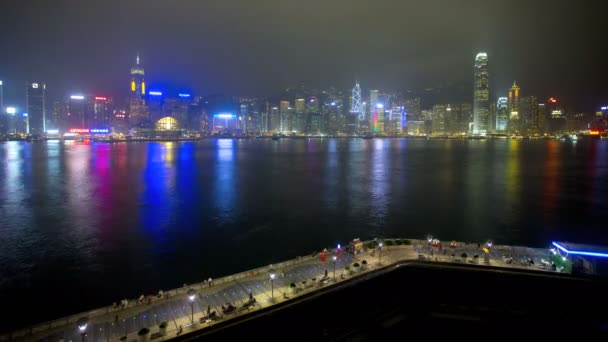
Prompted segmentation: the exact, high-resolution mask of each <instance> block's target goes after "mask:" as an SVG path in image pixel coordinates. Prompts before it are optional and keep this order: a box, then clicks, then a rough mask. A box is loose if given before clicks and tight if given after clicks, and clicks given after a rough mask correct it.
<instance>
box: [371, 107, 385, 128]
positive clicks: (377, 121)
mask: <svg viewBox="0 0 608 342" xmlns="http://www.w3.org/2000/svg"><path fill="white" fill-rule="evenodd" d="M372 128H373V130H374V133H384V105H383V104H382V103H378V104H376V106H375V108H374V113H373V115H372Z"/></svg>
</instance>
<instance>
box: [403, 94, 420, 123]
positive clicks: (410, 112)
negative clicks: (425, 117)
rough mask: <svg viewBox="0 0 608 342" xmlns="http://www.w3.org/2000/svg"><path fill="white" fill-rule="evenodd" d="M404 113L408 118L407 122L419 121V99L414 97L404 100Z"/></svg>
mask: <svg viewBox="0 0 608 342" xmlns="http://www.w3.org/2000/svg"><path fill="white" fill-rule="evenodd" d="M405 112H406V115H407V117H408V120H412V121H416V120H421V117H422V112H421V108H420V98H419V97H415V98H412V99H408V100H405Z"/></svg>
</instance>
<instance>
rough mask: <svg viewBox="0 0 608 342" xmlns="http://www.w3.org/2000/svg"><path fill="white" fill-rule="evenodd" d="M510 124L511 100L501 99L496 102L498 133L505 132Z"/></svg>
mask: <svg viewBox="0 0 608 342" xmlns="http://www.w3.org/2000/svg"><path fill="white" fill-rule="evenodd" d="M508 124H509V99H508V98H507V97H499V98H498V101H496V131H497V132H505V131H506V130H507V127H508Z"/></svg>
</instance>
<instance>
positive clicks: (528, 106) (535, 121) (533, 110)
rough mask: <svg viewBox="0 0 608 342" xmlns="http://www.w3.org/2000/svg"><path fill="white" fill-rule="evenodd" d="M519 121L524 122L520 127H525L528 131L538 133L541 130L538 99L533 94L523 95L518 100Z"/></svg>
mask: <svg viewBox="0 0 608 342" xmlns="http://www.w3.org/2000/svg"><path fill="white" fill-rule="evenodd" d="M520 111H521V113H520V121H523V122H524V123H525V125H524V127H520V128H521V129H526V131H528V133H535V134H538V133H540V132H541V127H542V122H541V112H540V108H539V106H538V99H537V98H536V97H535V96H528V97H524V98H522V99H521V101H520Z"/></svg>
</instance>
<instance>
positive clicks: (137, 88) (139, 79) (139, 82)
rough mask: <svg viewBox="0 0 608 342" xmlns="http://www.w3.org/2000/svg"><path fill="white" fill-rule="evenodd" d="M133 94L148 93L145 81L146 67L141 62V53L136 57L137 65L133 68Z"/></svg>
mask: <svg viewBox="0 0 608 342" xmlns="http://www.w3.org/2000/svg"><path fill="white" fill-rule="evenodd" d="M131 95H138V96H140V97H143V96H144V95H146V82H145V81H144V68H143V67H142V66H141V65H140V64H139V53H137V58H136V59H135V66H133V67H132V68H131Z"/></svg>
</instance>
